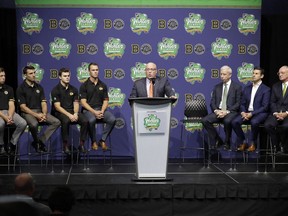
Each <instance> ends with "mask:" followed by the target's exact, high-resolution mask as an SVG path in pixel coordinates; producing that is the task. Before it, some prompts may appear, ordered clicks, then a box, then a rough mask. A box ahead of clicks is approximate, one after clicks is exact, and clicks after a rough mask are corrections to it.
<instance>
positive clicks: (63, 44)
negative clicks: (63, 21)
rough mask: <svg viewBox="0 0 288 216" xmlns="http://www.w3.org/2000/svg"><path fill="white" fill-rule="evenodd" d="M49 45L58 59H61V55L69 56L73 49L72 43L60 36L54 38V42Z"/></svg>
mask: <svg viewBox="0 0 288 216" xmlns="http://www.w3.org/2000/svg"><path fill="white" fill-rule="evenodd" d="M49 47H50V50H49V52H50V54H51V56H52V57H53V58H56V59H57V60H59V59H60V58H61V57H64V58H67V57H68V56H69V54H70V50H71V44H69V43H67V40H66V39H65V38H58V37H56V38H55V39H54V42H51V43H50V44H49Z"/></svg>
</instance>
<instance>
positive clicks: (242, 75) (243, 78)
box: [237, 62, 254, 84]
mask: <svg viewBox="0 0 288 216" xmlns="http://www.w3.org/2000/svg"><path fill="white" fill-rule="evenodd" d="M253 71H254V65H253V64H249V63H246V62H244V63H242V67H238V68H237V77H238V79H239V81H240V82H242V83H244V84H246V83H247V82H249V81H252V76H253Z"/></svg>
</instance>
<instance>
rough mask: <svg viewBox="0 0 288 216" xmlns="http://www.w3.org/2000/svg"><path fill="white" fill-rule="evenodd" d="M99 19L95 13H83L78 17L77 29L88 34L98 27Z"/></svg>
mask: <svg viewBox="0 0 288 216" xmlns="http://www.w3.org/2000/svg"><path fill="white" fill-rule="evenodd" d="M97 24H98V20H97V19H96V18H93V14H90V13H81V15H80V17H77V18H76V28H77V30H78V31H79V32H80V33H82V34H84V35H86V34H87V32H90V33H94V32H95V30H96V28H97Z"/></svg>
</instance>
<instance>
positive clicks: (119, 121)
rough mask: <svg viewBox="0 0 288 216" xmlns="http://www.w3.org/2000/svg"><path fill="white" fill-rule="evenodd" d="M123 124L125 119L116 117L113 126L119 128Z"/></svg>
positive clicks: (122, 126)
mask: <svg viewBox="0 0 288 216" xmlns="http://www.w3.org/2000/svg"><path fill="white" fill-rule="evenodd" d="M124 126H125V120H124V119H123V118H116V123H115V128H117V129H121V128H124Z"/></svg>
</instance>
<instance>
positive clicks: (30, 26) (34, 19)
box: [21, 12, 43, 35]
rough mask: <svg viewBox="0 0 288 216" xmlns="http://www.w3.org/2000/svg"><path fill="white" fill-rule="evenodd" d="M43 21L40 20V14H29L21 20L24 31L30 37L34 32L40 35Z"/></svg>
mask: <svg viewBox="0 0 288 216" xmlns="http://www.w3.org/2000/svg"><path fill="white" fill-rule="evenodd" d="M42 25H43V19H41V18H38V14H36V13H30V12H27V13H26V16H25V17H22V19H21V27H22V30H23V31H24V32H26V33H28V34H29V35H32V33H33V32H36V33H40V31H41V30H42Z"/></svg>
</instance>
